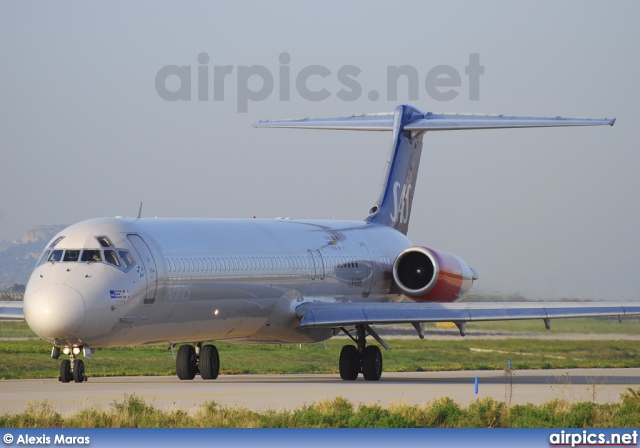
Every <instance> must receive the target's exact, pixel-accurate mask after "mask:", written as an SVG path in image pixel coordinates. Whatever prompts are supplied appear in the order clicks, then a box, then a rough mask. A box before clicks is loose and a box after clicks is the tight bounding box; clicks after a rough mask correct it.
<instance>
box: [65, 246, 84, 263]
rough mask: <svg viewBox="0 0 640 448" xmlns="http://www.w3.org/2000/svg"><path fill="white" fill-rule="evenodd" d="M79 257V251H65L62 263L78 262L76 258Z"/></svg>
mask: <svg viewBox="0 0 640 448" xmlns="http://www.w3.org/2000/svg"><path fill="white" fill-rule="evenodd" d="M79 256H80V251H79V250H75V249H74V250H66V251H65V252H64V258H63V259H62V261H78V257H79Z"/></svg>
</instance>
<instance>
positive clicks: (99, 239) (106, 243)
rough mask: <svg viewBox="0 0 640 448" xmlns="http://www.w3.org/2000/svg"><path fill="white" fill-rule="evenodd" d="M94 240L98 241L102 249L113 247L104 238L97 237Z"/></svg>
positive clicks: (107, 239) (108, 240)
mask: <svg viewBox="0 0 640 448" xmlns="http://www.w3.org/2000/svg"><path fill="white" fill-rule="evenodd" d="M96 239H97V240H98V242H99V243H100V245H101V246H102V247H113V243H112V242H111V240H110V239H109V238H107V237H106V236H98V237H96Z"/></svg>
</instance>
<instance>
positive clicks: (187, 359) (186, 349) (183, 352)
mask: <svg viewBox="0 0 640 448" xmlns="http://www.w3.org/2000/svg"><path fill="white" fill-rule="evenodd" d="M196 369H197V365H196V350H195V349H194V348H193V346H192V345H183V346H181V347H180V349H179V350H178V357H177V358H176V372H177V373H178V378H180V379H181V380H192V379H193V378H195V376H196Z"/></svg>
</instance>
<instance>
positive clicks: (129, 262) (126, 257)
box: [118, 250, 135, 269]
mask: <svg viewBox="0 0 640 448" xmlns="http://www.w3.org/2000/svg"><path fill="white" fill-rule="evenodd" d="M118 253H119V254H120V258H122V263H123V264H124V267H125V269H129V268H130V267H131V266H133V265H134V264H135V260H134V259H133V257H132V256H131V254H130V253H129V252H127V251H126V250H121V251H118Z"/></svg>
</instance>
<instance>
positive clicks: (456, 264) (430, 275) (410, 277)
mask: <svg viewBox="0 0 640 448" xmlns="http://www.w3.org/2000/svg"><path fill="white" fill-rule="evenodd" d="M477 279H478V274H477V273H476V271H475V270H474V269H471V268H470V267H469V266H468V265H467V264H466V263H465V262H464V261H462V260H461V259H460V258H458V257H456V256H455V255H453V254H450V253H447V252H442V251H439V250H435V249H429V248H427V247H419V246H416V247H410V248H408V249H405V250H404V251H402V252H401V253H400V255H398V256H397V257H396V260H395V261H394V263H393V280H394V282H395V284H396V286H397V287H398V288H399V289H400V291H401V292H402V294H404V295H405V296H407V297H409V298H410V299H411V300H413V301H414V302H455V301H456V300H460V299H461V298H462V297H464V296H465V294H467V292H469V290H470V289H471V285H472V284H473V281H474V280H477Z"/></svg>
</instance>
